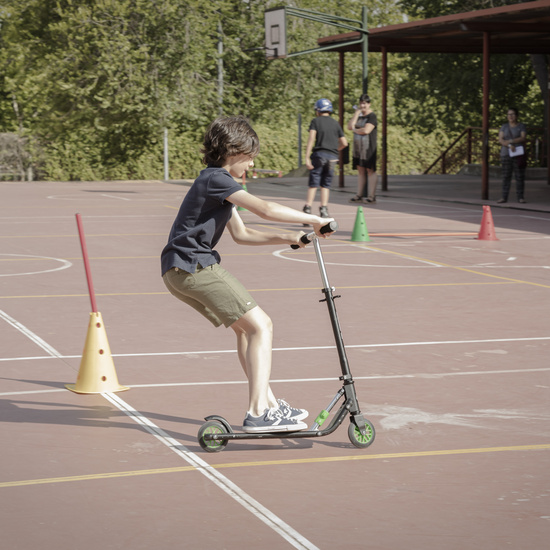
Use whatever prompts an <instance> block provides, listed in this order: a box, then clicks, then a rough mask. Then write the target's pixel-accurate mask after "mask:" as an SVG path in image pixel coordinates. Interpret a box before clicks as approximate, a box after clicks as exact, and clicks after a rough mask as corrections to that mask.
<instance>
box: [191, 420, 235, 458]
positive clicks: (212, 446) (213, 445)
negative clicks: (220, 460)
mask: <svg viewBox="0 0 550 550" xmlns="http://www.w3.org/2000/svg"><path fill="white" fill-rule="evenodd" d="M226 433H229V432H228V431H227V429H226V428H225V426H224V425H223V424H222V423H221V422H218V421H217V420H210V421H208V422H206V423H205V424H203V425H202V426H201V427H200V429H199V434H198V440H199V445H200V446H201V447H202V448H203V449H204V450H205V451H206V452H208V453H219V452H220V451H223V449H224V447H225V446H226V445H227V439H209V440H205V439H204V436H205V435H206V434H214V435H215V434H226Z"/></svg>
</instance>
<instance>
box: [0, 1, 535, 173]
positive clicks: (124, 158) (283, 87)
mask: <svg viewBox="0 0 550 550" xmlns="http://www.w3.org/2000/svg"><path fill="white" fill-rule="evenodd" d="M495 1H497V3H498V0H495ZM493 3H494V2H493ZM280 5H281V2H280V1H279V0H267V1H259V0H217V1H216V2H210V3H204V2H202V0H3V2H2V6H1V7H0V23H1V26H0V132H4V133H6V132H10V133H15V134H17V135H18V136H20V137H21V138H24V139H25V140H27V142H28V143H29V144H30V145H29V151H30V154H31V156H30V157H28V158H29V159H30V160H28V162H32V164H33V167H34V169H35V171H36V172H37V175H38V177H41V178H44V179H55V180H93V179H150V178H152V179H160V178H162V177H163V175H164V169H163V140H162V136H163V132H164V128H168V130H169V136H170V176H171V178H173V179H180V178H185V179H192V178H194V177H196V175H197V174H198V172H199V171H200V170H201V168H202V163H201V155H200V153H199V149H200V145H201V141H202V135H203V132H204V129H205V128H206V126H207V125H208V123H209V122H210V121H211V120H212V119H214V118H215V117H216V116H218V115H219V113H220V112H221V111H223V113H225V114H244V115H246V116H248V117H249V118H250V119H251V121H252V123H253V125H254V127H255V128H256V130H257V132H258V134H259V135H260V138H261V142H262V150H261V153H260V155H259V157H258V159H257V162H256V165H257V166H258V167H259V168H268V169H277V170H282V171H283V172H286V171H288V170H292V169H294V168H296V167H297V163H298V151H297V123H296V121H297V116H298V114H301V116H302V121H303V136H304V143H303V145H302V147H303V150H302V155H303V154H304V150H305V139H306V134H307V126H308V124H309V120H310V118H311V117H312V116H313V104H314V102H315V101H316V100H317V99H319V98H320V97H328V98H329V99H331V100H332V101H333V102H334V104H335V106H336V105H337V98H338V54H336V53H332V52H322V53H315V54H311V55H301V56H296V57H290V58H287V59H284V60H275V61H267V60H266V59H265V52H264V50H263V49H262V45H263V42H264V11H265V9H269V8H272V7H279V6H280ZM293 5H295V6H297V7H300V8H304V9H308V10H315V11H318V12H322V13H326V14H333V15H338V16H341V17H346V18H349V19H356V20H360V19H361V13H362V8H363V6H364V5H365V4H364V2H363V0H361V1H360V0H323V1H321V0H299V1H296V2H294V3H293ZM366 5H367V7H368V25H369V27H371V28H372V27H376V26H380V25H388V24H395V23H400V22H402V21H403V17H404V11H405V12H406V13H408V14H409V15H410V16H412V17H429V16H434V15H442V14H444V13H452V12H456V11H463V10H465V9H478V8H480V7H487V5H486V3H485V2H484V1H481V0H466V4H464V2H463V0H452V1H450V2H443V0H427V1H425V0H401V2H400V3H399V2H398V0H395V1H394V2H391V1H390V2H388V1H385V0H369V2H368V3H367V4H366ZM403 10H404V11H403ZM287 23H288V49H289V51H290V52H296V51H302V50H304V49H311V48H315V47H317V38H319V37H322V36H327V35H330V34H338V33H340V32H347V30H346V29H341V28H338V27H334V26H328V25H323V24H320V23H316V22H312V21H309V20H305V19H302V18H297V17H289V18H288V20H287ZM220 40H221V43H222V44H223V51H222V52H221V55H220V54H219V53H218V47H219V45H220ZM499 57H500V59H499ZM493 59H494V60H495V61H494V64H493V66H492V79H493V82H492V90H493V92H492V102H493V106H492V109H493V112H492V116H493V117H494V118H495V119H499V117H500V114H501V113H502V112H504V110H505V109H506V108H507V107H508V105H511V104H515V105H516V106H518V107H519V108H520V110H521V111H522V120H523V121H524V122H526V123H529V124H540V121H541V116H540V113H541V112H542V107H541V105H542V103H541V100H540V92H539V93H537V86H536V85H534V78H533V71H532V69H531V66H530V63H529V59H528V58H526V57H525V56H493ZM389 62H390V70H389V79H390V82H389V97H388V116H389V124H388V129H389V132H390V135H389V137H388V146H389V148H390V154H389V170H390V172H391V173H399V172H403V173H409V172H411V171H421V170H422V169H423V168H425V164H429V162H431V161H432V160H433V159H434V158H435V157H436V156H437V154H438V153H439V152H440V146H441V144H442V140H443V141H445V139H449V138H447V137H446V136H452V135H454V134H456V132H457V131H459V130H462V129H463V127H464V126H466V125H479V124H480V116H481V115H480V113H481V65H480V63H481V61H480V59H479V56H451V57H449V56H447V55H424V56H421V55H416V56H405V55H403V56H397V55H392V56H390V59H389ZM222 65H223V90H222V88H221V86H220V84H221V83H220V82H219V81H218V71H219V69H220V68H221V67H222ZM449 65H451V66H452V69H453V70H452V71H448V70H447V69H448V67H449ZM443 69H445V71H444V70H443ZM380 71H381V63H380V54H376V53H371V54H369V75H368V77H369V93H370V95H371V97H372V98H373V108H374V110H375V112H377V113H379V110H380V104H381V91H380V85H381V76H380ZM512 76H513V78H512ZM345 83H346V90H345V98H344V110H345V112H344V116H343V118H344V126H345V124H346V122H347V120H348V119H349V117H350V116H351V114H352V106H353V105H354V104H356V103H357V100H358V97H359V95H360V94H361V93H362V60H361V54H359V53H350V54H347V55H346V58H345ZM220 94H223V96H222V97H220ZM220 100H221V101H222V102H221V103H220ZM520 100H521V101H520ZM335 116H338V113H336V114H335ZM349 137H351V136H349ZM411 137H412V138H413V139H411ZM415 143H416V145H417V147H416V148H415V145H414V144H415ZM418 143H422V152H421V153H419V151H418ZM432 146H433V147H434V151H433V153H432ZM422 155H429V158H428V159H426V162H425V159H423V157H422ZM302 158H303V157H302ZM424 162H425V164H424V165H422V166H420V165H421V164H422V163H424ZM348 170H349V167H348Z"/></svg>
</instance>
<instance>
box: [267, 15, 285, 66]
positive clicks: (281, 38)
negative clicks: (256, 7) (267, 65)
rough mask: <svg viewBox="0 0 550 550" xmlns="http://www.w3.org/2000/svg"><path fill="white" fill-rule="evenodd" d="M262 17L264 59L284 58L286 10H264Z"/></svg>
mask: <svg viewBox="0 0 550 550" xmlns="http://www.w3.org/2000/svg"><path fill="white" fill-rule="evenodd" d="M264 17H265V56H266V58H267V59H277V58H279V57H286V9H285V8H275V9H271V10H266V11H265V13H264Z"/></svg>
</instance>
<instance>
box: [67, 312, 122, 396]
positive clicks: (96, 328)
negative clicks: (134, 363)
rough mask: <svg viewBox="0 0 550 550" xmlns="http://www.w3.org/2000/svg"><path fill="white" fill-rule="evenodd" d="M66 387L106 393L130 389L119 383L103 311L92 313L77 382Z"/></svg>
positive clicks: (76, 390) (72, 389) (78, 390)
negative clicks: (102, 315) (102, 316)
mask: <svg viewBox="0 0 550 550" xmlns="http://www.w3.org/2000/svg"><path fill="white" fill-rule="evenodd" d="M65 387H66V388H67V389H69V390H71V391H74V392H76V393H105V392H117V391H125V390H127V389H129V388H127V387H126V386H121V385H120V384H119V383H118V378H117V375H116V371H115V364H114V362H113V358H112V357H111V348H110V347H109V341H108V340H107V333H106V332H105V325H104V324H103V319H102V318H101V313H99V312H97V311H96V312H93V313H90V324H89V325H88V334H87V336H86V342H85V344H84V353H83V354H82V360H81V362H80V370H79V371H78V377H77V379H76V384H65Z"/></svg>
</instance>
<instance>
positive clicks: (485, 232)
mask: <svg viewBox="0 0 550 550" xmlns="http://www.w3.org/2000/svg"><path fill="white" fill-rule="evenodd" d="M477 238H478V240H480V241H498V239H497V236H496V233H495V224H494V223H493V215H492V214H491V207H490V206H489V205H487V204H484V205H483V217H482V218H481V227H480V228H479V233H478V235H477Z"/></svg>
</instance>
